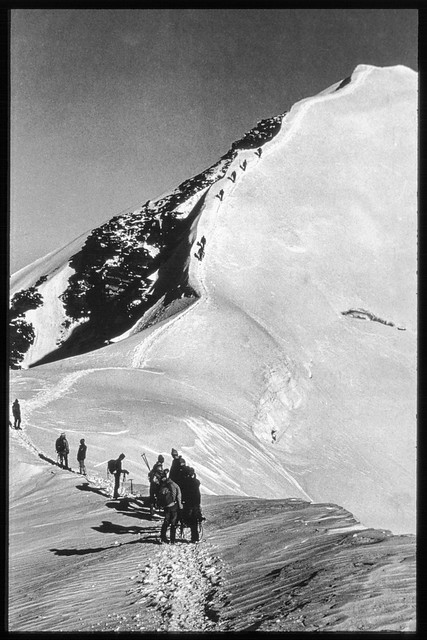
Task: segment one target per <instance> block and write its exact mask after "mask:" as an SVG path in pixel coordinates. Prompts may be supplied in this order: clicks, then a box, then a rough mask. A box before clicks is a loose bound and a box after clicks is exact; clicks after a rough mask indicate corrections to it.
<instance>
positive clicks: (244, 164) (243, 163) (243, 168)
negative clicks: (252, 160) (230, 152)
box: [240, 160, 248, 171]
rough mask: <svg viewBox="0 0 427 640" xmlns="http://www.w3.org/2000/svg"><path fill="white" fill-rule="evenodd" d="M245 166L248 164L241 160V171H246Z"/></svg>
mask: <svg viewBox="0 0 427 640" xmlns="http://www.w3.org/2000/svg"><path fill="white" fill-rule="evenodd" d="M247 164H248V163H247V162H246V160H243V162H242V164H241V165H240V168H241V170H242V171H246V166H247Z"/></svg>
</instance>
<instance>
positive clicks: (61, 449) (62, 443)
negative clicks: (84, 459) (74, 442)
mask: <svg viewBox="0 0 427 640" xmlns="http://www.w3.org/2000/svg"><path fill="white" fill-rule="evenodd" d="M55 448H56V453H57V454H58V456H59V462H60V464H61V467H64V463H65V468H66V469H68V468H69V467H68V454H69V453H70V447H69V446H68V440H67V438H66V437H65V433H61V435H60V436H59V438H58V439H57V441H56V442H55Z"/></svg>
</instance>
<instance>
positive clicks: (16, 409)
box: [12, 398, 21, 429]
mask: <svg viewBox="0 0 427 640" xmlns="http://www.w3.org/2000/svg"><path fill="white" fill-rule="evenodd" d="M12 414H13V421H14V422H13V426H14V428H15V429H21V407H20V405H19V401H18V398H16V400H15V401H14V403H13V404H12Z"/></svg>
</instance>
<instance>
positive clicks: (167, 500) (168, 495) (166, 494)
mask: <svg viewBox="0 0 427 640" xmlns="http://www.w3.org/2000/svg"><path fill="white" fill-rule="evenodd" d="M172 503H175V500H174V499H173V495H172V491H171V489H170V487H169V486H168V485H167V484H162V486H161V487H160V489H159V493H158V494H157V504H158V505H159V507H167V506H168V505H170V504H172Z"/></svg>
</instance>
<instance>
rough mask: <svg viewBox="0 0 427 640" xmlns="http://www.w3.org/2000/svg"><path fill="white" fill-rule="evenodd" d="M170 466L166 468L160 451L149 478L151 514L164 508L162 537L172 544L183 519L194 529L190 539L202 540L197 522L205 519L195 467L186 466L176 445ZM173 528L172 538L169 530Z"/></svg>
mask: <svg viewBox="0 0 427 640" xmlns="http://www.w3.org/2000/svg"><path fill="white" fill-rule="evenodd" d="M171 456H172V463H171V466H170V469H165V468H163V463H164V457H163V456H162V455H159V456H158V458H157V461H156V463H155V464H154V465H153V468H152V469H151V470H150V472H149V474H148V477H149V480H150V514H151V516H152V517H153V515H154V509H155V508H156V507H157V508H162V509H163V512H164V520H163V524H162V528H161V531H160V541H161V542H162V543H168V542H170V543H171V544H173V543H174V542H175V540H176V527H177V526H178V522H179V521H181V522H184V523H185V524H186V525H187V526H189V527H190V530H191V542H199V530H198V525H199V522H200V520H201V519H202V512H201V495H200V480H199V479H198V478H197V477H196V473H195V471H194V469H193V467H189V466H187V464H186V462H185V460H184V458H183V457H182V456H180V455H179V453H178V451H177V450H176V449H172V450H171ZM168 528H170V538H169V540H168V538H167V530H168Z"/></svg>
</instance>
